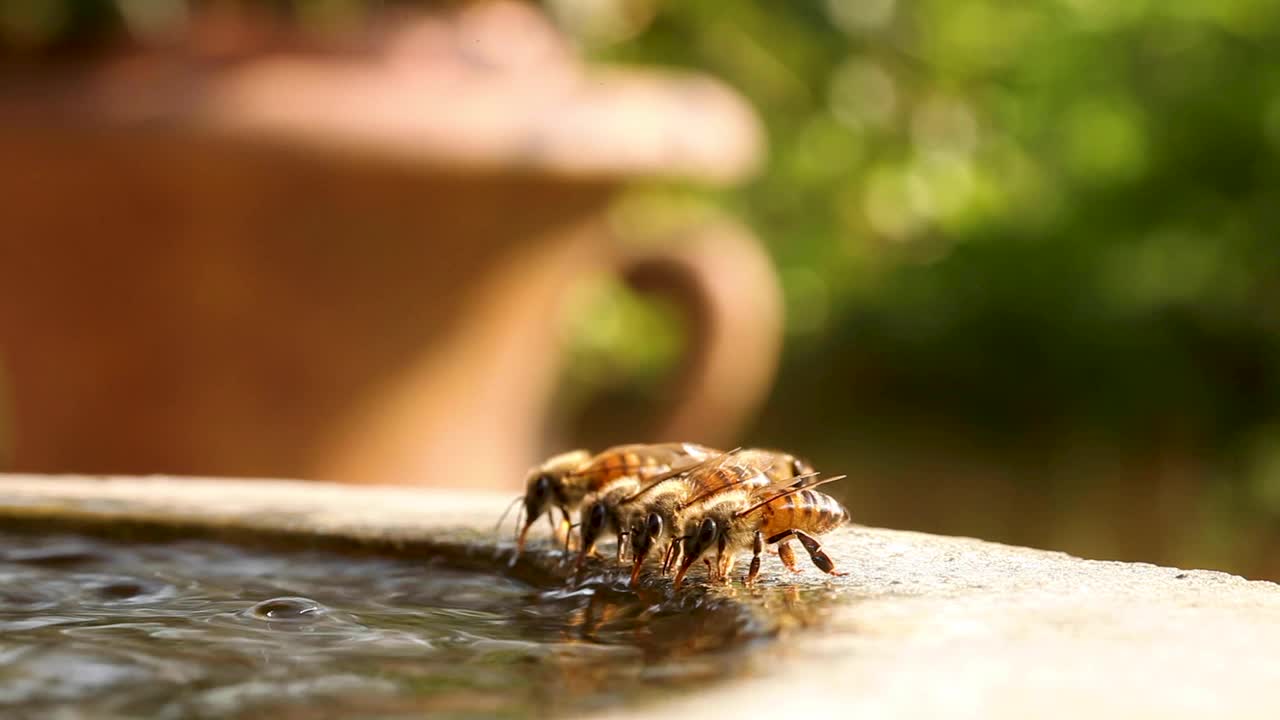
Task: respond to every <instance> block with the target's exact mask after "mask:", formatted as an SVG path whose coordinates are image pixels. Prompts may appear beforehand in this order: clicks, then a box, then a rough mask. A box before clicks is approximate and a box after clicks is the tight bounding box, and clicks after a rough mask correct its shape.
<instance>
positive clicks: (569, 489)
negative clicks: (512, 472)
mask: <svg viewBox="0 0 1280 720" xmlns="http://www.w3.org/2000/svg"><path fill="white" fill-rule="evenodd" d="M719 452H720V451H718V450H713V449H711V448H708V447H704V446H702V445H697V444H694V443H660V444H653V445H646V444H632V445H617V446H614V447H611V448H608V449H606V450H603V451H601V452H599V453H597V454H596V455H590V454H589V453H588V452H587V451H586V450H574V451H572V452H567V453H564V454H561V455H557V456H555V457H553V458H551V459H549V460H547V461H546V462H544V463H543V464H542V465H540V466H538V467H537V468H534V469H533V470H532V471H530V473H529V476H528V479H527V480H526V483H525V493H524V496H523V500H524V507H523V510H524V516H525V519H524V522H523V524H522V525H520V524H519V523H518V526H519V527H520V530H519V532H518V535H517V537H516V555H517V556H519V555H520V553H522V552H524V545H525V538H526V537H527V535H528V534H529V528H530V527H532V526H533V523H534V522H535V521H536V520H537V519H538V518H540V517H542V514H543V513H547V519H548V521H549V522H550V523H551V526H552V529H553V531H555V530H556V528H557V525H556V522H555V519H554V517H553V516H552V513H551V512H550V509H551V508H559V509H560V512H561V513H562V515H563V517H562V518H561V520H560V524H559V529H560V530H561V531H564V532H567V530H568V526H569V513H570V512H571V511H573V510H576V509H577V508H578V506H579V505H580V504H581V503H582V499H583V498H584V497H586V496H587V495H588V494H589V493H593V492H599V491H600V490H602V489H604V488H605V487H606V486H608V485H610V484H611V483H613V482H615V481H617V480H618V479H619V478H623V477H633V478H637V479H638V480H644V479H646V478H649V477H653V476H656V475H659V474H661V473H665V472H668V471H670V470H671V469H672V468H673V467H674V466H678V465H687V464H689V463H691V462H698V461H701V460H703V459H705V458H707V457H712V456H715V455H717V454H719ZM519 500H520V499H519V498H518V499H517V500H516V502H519ZM566 538H567V536H566Z"/></svg>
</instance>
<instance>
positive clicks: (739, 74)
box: [553, 0, 1280, 510]
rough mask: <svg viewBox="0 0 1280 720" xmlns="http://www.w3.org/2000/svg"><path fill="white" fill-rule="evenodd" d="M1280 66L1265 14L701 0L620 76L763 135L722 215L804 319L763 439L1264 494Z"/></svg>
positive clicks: (1061, 2)
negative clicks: (1125, 449) (652, 72)
mask: <svg viewBox="0 0 1280 720" xmlns="http://www.w3.org/2000/svg"><path fill="white" fill-rule="evenodd" d="M553 4H555V3H553ZM1277 49H1280V4H1278V3H1275V2H1270V1H1268V0H1228V1H1226V2H1223V1H1220V0H1182V1H1180V2H1177V3H1167V4H1166V3H1152V2H1145V1H1135V2H1124V3H1112V2H1105V1H1103V0H1018V1H1004V0H966V1H965V2H948V1H945V0H922V1H919V2H908V1H907V0H827V1H826V2H812V3H776V2H765V1H763V0H682V2H679V3H675V2H670V3H664V4H662V5H661V6H660V7H658V8H657V11H656V15H655V17H654V18H653V20H652V23H651V24H650V26H649V27H648V28H647V29H646V30H645V31H644V32H643V33H642V34H639V35H638V36H637V37H634V38H632V39H629V40H626V41H623V42H620V43H616V44H612V45H608V46H605V47H602V48H601V49H600V50H599V53H600V55H601V56H602V57H604V58H607V59H609V60H615V61H626V62H637V63H643V64H647V65H653V64H659V65H661V64H666V65H672V64H674V65H681V66H687V67H690V68H695V69H698V70H701V71H707V72H710V73H712V74H715V75H717V76H719V77H720V78H723V79H724V80H726V81H727V82H729V83H730V84H732V85H734V86H735V87H737V88H738V89H739V90H741V91H742V92H743V93H745V94H746V95H747V96H748V97H749V98H750V99H751V100H752V101H753V103H754V104H755V106H756V107H757V108H758V109H759V111H760V112H761V114H762V116H763V118H764V120H765V123H766V125H767V127H768V132H769V138H770V144H771V151H772V156H771V159H770V161H769V164H768V167H767V169H766V170H765V172H764V174H763V176H762V177H760V178H759V179H758V180H757V181H756V182H754V183H752V184H750V185H749V186H747V187H745V188H742V189H740V190H738V191H735V192H732V193H730V194H728V195H727V196H725V197H723V198H721V200H722V201H723V202H725V203H727V204H728V205H730V206H731V207H732V208H733V209H734V211H735V212H736V213H738V214H740V215H741V216H742V217H745V218H746V219H747V220H748V221H749V222H750V223H751V224H752V226H753V227H755V228H756V229H757V231H758V232H759V233H760V234H761V236H762V237H763V238H765V239H766V241H767V242H768V243H769V245H770V247H771V249H772V251H773V254H774V257H775V258H776V260H777V263H778V264H779V266H780V270H781V274H782V278H783V281H784V286H785V291H786V295H787V299H788V304H789V313H790V317H789V319H790V331H791V334H792V342H791V343H790V346H789V355H788V358H787V364H786V368H785V371H784V374H783V377H782V380H781V384H780V387H779V393H778V397H777V400H776V402H775V403H774V408H773V412H772V413H770V414H769V415H768V416H767V417H766V418H765V420H764V421H763V422H764V426H765V428H764V429H763V430H762V431H761V434H768V435H769V436H771V437H778V436H779V434H781V435H782V436H784V437H785V436H787V435H794V436H796V437H797V438H798V437H800V436H802V435H803V434H804V433H812V432H814V430H815V429H816V428H822V429H823V432H825V433H826V434H827V435H828V436H830V437H833V438H843V439H848V438H851V437H858V436H867V435H868V434H874V428H875V427H876V426H877V425H884V426H892V427H893V428H895V429H896V430H897V431H898V432H899V434H901V433H906V434H907V435H910V433H911V432H912V431H911V430H910V428H911V427H913V426H916V425H917V424H919V423H943V424H952V425H956V426H958V427H960V428H962V431H963V432H966V433H969V434H973V435H976V436H981V437H985V438H986V440H988V441H990V442H989V444H991V445H993V446H998V445H1000V444H1002V443H1003V444H1010V443H1014V444H1016V443H1025V442H1031V443H1034V442H1038V441H1048V442H1052V441H1053V438H1056V437H1061V436H1063V435H1064V434H1065V435H1070V436H1071V437H1075V438H1079V437H1080V436H1082V435H1083V436H1085V437H1086V438H1092V439H1093V440H1094V441H1096V442H1099V443H1103V444H1111V445H1122V446H1130V447H1148V446H1151V445H1153V444H1156V445H1158V444H1161V443H1179V444H1184V445H1190V446H1191V447H1193V448H1196V449H1197V450H1199V451H1203V452H1208V453H1211V454H1215V456H1216V457H1219V458H1221V459H1222V462H1224V463H1226V464H1227V465H1232V466H1233V467H1236V470H1237V472H1234V473H1231V474H1230V476H1231V477H1236V478H1241V479H1243V480H1244V481H1245V482H1251V480H1250V476H1251V475H1253V474H1254V473H1253V471H1254V470H1257V471H1263V470H1264V466H1266V467H1269V468H1272V469H1274V468H1275V467H1276V465H1275V460H1274V455H1275V453H1274V452H1264V453H1262V455H1260V456H1258V457H1256V458H1255V457H1252V454H1254V448H1257V447H1274V446H1275V445H1276V444H1277V440H1276V439H1270V440H1267V441H1265V442H1262V443H1261V444H1259V442H1258V441H1257V437H1258V435H1259V433H1261V434H1262V435H1263V436H1266V435H1268V434H1269V433H1272V432H1274V428H1275V425H1274V423H1275V422H1276V421H1277V419H1280V412H1278V411H1280V313H1277V309H1280V245H1277V238H1276V237H1275V234H1276V231H1277V229H1278V228H1280V62H1277V61H1280V52H1278V50H1277ZM654 192H655V193H662V192H666V193H673V192H676V191H672V190H670V189H657V190H655V191H654ZM796 418H805V420H804V421H803V422H802V423H800V425H803V427H798V426H797V423H796V420H795V419H796ZM904 428H905V429H904ZM765 430H767V432H765ZM907 439H908V441H909V438H907ZM979 439H980V441H981V438H979ZM777 441H778V442H780V441H781V440H777ZM1241 464H1243V466H1241ZM1245 466H1248V467H1245ZM1255 466H1256V467H1255ZM1240 470H1244V472H1239V471H1240ZM1265 472H1266V473H1267V474H1269V473H1270V471H1269V470H1267V471H1265ZM1273 481H1274V483H1275V484H1276V485H1280V477H1276V478H1273ZM1268 495H1269V496H1270V497H1275V496H1276V495H1277V492H1276V491H1275V490H1274V489H1273V490H1270V491H1268ZM1276 509H1277V510H1280V506H1277V507H1276Z"/></svg>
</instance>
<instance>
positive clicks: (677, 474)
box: [622, 448, 742, 503]
mask: <svg viewBox="0 0 1280 720" xmlns="http://www.w3.org/2000/svg"><path fill="white" fill-rule="evenodd" d="M741 449H742V448H734V449H732V450H730V451H729V452H726V453H721V454H719V455H716V456H713V457H709V458H707V459H706V460H701V461H698V462H695V463H692V464H689V465H684V466H682V467H678V468H675V469H673V470H669V471H667V472H665V473H662V474H661V475H658V476H656V477H653V478H650V479H649V482H648V483H646V484H645V485H644V486H643V487H641V488H640V489H639V490H637V491H635V492H634V493H631V494H630V495H628V496H627V497H626V498H624V499H623V501H622V502H624V503H629V502H631V501H633V500H636V499H637V498H639V497H641V496H643V495H644V494H645V493H647V492H649V491H650V490H652V489H654V488H655V487H657V486H659V485H661V484H662V483H664V482H668V481H671V480H676V479H678V478H683V477H686V476H688V475H692V474H693V473H696V472H705V471H707V470H712V469H714V468H718V467H720V466H721V465H723V464H725V463H726V462H728V461H729V459H730V458H731V457H733V455H734V454H736V453H737V452H738V451H739V450H741Z"/></svg>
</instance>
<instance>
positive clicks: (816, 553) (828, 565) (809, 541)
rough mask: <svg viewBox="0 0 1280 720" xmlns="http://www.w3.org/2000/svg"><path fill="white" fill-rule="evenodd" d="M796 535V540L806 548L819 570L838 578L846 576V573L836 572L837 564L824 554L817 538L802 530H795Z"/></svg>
mask: <svg viewBox="0 0 1280 720" xmlns="http://www.w3.org/2000/svg"><path fill="white" fill-rule="evenodd" d="M794 534H795V536H796V539H798V540H799V541H800V544H801V545H803V546H804V549H805V550H807V551H809V559H810V560H812V561H813V564H814V565H816V566H817V568H818V569H819V570H821V571H822V572H824V573H826V574H828V575H835V576H837V577H838V576H840V575H844V573H842V572H840V571H839V570H836V564H835V563H833V562H831V557H830V556H828V555H827V554H826V553H825V552H823V550H822V543H820V542H818V540H817V538H815V537H813V536H812V535H810V534H808V533H806V532H803V531H801V530H795V531H794Z"/></svg>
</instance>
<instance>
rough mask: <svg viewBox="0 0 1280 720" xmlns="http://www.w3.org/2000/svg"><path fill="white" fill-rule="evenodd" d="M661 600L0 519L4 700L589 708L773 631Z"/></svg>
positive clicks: (71, 710) (121, 710) (45, 710)
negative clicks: (35, 527) (53, 529)
mask: <svg viewBox="0 0 1280 720" xmlns="http://www.w3.org/2000/svg"><path fill="white" fill-rule="evenodd" d="M653 599H654V598H647V599H646V598H644V597H641V596H636V595H632V594H630V593H625V592H619V591H616V590H611V589H610V588H609V587H608V586H607V585H595V586H587V587H542V588H540V587H535V586H532V585H528V584H525V583H522V582H520V581H517V580H513V579H509V578H504V577H501V576H498V575H489V574H480V573H475V572H468V571H462V570H454V569H449V568H447V567H444V566H442V565H440V564H439V563H432V562H423V561H418V560H409V559H387V558H378V557H369V556H361V557H352V556H349V555H344V554H339V553H333V552H318V551H304V552H265V551H261V550H246V549H240V548H237V547H233V546H230V545H225V544H219V543H214V542H207V541H180V542H167V543H124V542H114V541H105V540H100V539H95V538H92V537H85V536H76V535H53V536H39V535H32V534H25V533H23V534H18V533H8V534H0V715H3V716H5V717H10V716H13V715H14V714H16V713H36V714H37V715H46V716H54V715H55V714H56V716H57V717H60V718H79V717H84V718H90V717H93V718H98V717H114V716H119V717H156V718H251V717H263V716H265V715H266V714H268V713H270V714H275V715H277V716H283V717H332V716H335V715H340V716H350V717H365V716H376V717H379V718H397V717H405V718H409V717H415V718H416V717H421V716H422V715H423V714H424V713H445V714H448V715H449V716H450V717H492V716H495V715H496V716H513V717H521V716H530V715H543V714H547V713H560V712H572V711H589V710H591V709H593V708H603V707H611V706H614V705H617V704H619V703H623V702H626V701H629V700H634V699H639V698H641V697H643V696H644V695H645V694H646V692H647V689H648V688H650V687H651V686H654V685H655V684H656V686H657V687H660V688H661V689H662V690H663V691H670V690H672V689H674V688H681V687H692V686H696V685H698V684H700V683H705V682H707V681H708V680H709V679H710V678H712V677H716V676H720V675H722V674H724V673H726V672H733V671H734V669H735V668H736V667H738V666H739V665H741V664H742V662H743V658H744V657H745V648H746V647H747V646H749V645H750V644H751V643H752V642H753V641H755V640H759V639H760V638H762V637H763V633H764V628H763V627H761V626H756V625H754V624H753V621H752V620H751V618H750V616H749V615H747V614H744V613H736V612H733V611H731V610H725V609H724V608H720V609H709V608H704V607H699V606H698V605H697V604H691V605H687V606H684V607H678V606H672V605H664V604H663V603H662V602H661V601H659V602H657V603H652V602H651V601H652V600H653ZM57 713H60V714H57Z"/></svg>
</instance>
